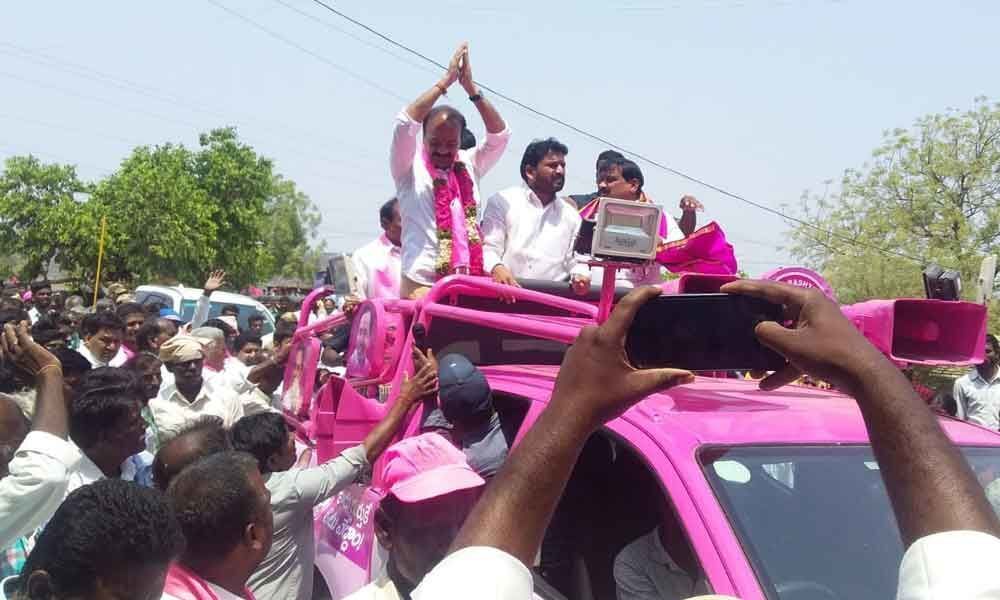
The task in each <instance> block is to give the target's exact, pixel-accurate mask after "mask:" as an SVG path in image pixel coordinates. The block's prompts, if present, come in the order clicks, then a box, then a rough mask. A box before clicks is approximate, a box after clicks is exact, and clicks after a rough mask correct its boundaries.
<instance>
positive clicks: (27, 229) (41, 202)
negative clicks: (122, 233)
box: [0, 156, 89, 279]
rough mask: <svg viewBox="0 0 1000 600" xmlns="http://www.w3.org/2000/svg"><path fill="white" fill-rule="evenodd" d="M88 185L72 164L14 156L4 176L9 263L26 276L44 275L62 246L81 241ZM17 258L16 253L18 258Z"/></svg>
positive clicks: (2, 205)
mask: <svg viewBox="0 0 1000 600" xmlns="http://www.w3.org/2000/svg"><path fill="white" fill-rule="evenodd" d="M88 190H89V186H88V185H86V184H85V183H83V182H81V181H80V180H79V179H78V178H77V176H76V169H75V168H74V167H72V166H69V165H56V164H43V163H42V162H41V161H39V160H38V158H36V157H34V156H14V157H11V158H8V159H7V160H6V161H5V164H4V171H3V174H2V175H0V245H2V246H3V255H4V256H5V257H6V260H5V263H6V265H7V266H8V267H16V268H17V270H18V271H19V273H18V274H19V275H20V276H21V277H22V278H24V279H31V278H34V277H36V276H38V275H41V274H44V273H45V272H46V271H47V270H48V267H49V264H50V262H51V261H52V260H53V259H55V258H57V257H59V256H60V251H61V250H62V249H66V248H71V247H75V246H78V245H79V243H80V235H81V228H83V227H85V224H84V223H82V222H81V220H82V215H81V214H80V211H79V207H80V198H79V195H81V194H85V193H86V192H87V191H88ZM14 257H17V258H16V259H15V258H14Z"/></svg>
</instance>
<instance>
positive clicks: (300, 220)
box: [266, 175, 323, 281]
mask: <svg viewBox="0 0 1000 600" xmlns="http://www.w3.org/2000/svg"><path fill="white" fill-rule="evenodd" d="M271 189H272V194H271V197H270V199H269V201H268V213H269V215H270V217H269V219H268V225H269V229H268V233H267V236H266V239H267V245H266V247H267V250H268V255H269V264H268V266H269V269H268V270H269V272H271V273H272V274H274V275H279V276H282V277H288V278H292V279H298V280H301V281H312V280H313V277H314V275H315V273H316V269H317V267H318V265H319V262H320V257H321V255H322V252H323V244H322V243H321V244H315V239H316V230H317V228H318V227H319V224H320V221H321V220H322V217H321V216H320V214H319V211H317V210H316V207H315V206H314V205H313V203H312V202H310V200H309V197H308V196H306V195H305V194H303V193H302V192H300V191H298V190H297V189H295V183H294V182H292V181H289V180H287V179H284V178H282V177H281V176H280V175H277V176H275V177H274V180H273V181H272V187H271Z"/></svg>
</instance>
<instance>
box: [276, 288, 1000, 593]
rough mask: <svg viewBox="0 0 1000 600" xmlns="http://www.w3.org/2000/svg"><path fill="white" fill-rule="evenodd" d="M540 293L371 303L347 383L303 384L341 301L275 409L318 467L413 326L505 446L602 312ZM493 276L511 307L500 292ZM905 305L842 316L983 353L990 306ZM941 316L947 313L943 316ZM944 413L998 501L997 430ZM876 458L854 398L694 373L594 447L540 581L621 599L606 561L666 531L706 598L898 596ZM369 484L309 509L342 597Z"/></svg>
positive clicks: (370, 548) (893, 542)
mask: <svg viewBox="0 0 1000 600" xmlns="http://www.w3.org/2000/svg"><path fill="white" fill-rule="evenodd" d="M712 279H713V278H711V277H710V278H699V277H692V278H688V279H687V280H686V281H684V280H682V281H680V282H678V283H673V284H672V288H673V289H672V291H674V292H681V293H682V292H684V291H712V290H711V289H709V288H713V286H714V289H717V288H718V285H719V284H720V282H724V281H725V280H726V279H730V278H726V277H716V278H715V279H716V281H714V283H713V282H712V281H711V280H712ZM549 287H550V288H552V289H547V290H546V289H539V288H538V287H534V289H532V286H527V287H526V288H524V289H516V290H511V288H500V287H498V286H497V285H495V284H493V283H492V282H490V281H489V280H487V279H481V278H471V277H461V276H455V277H449V278H446V279H444V280H442V281H440V282H438V283H437V284H436V285H435V286H434V288H433V289H432V291H431V292H430V294H429V295H428V296H427V297H426V298H425V299H423V300H422V301H420V302H419V303H415V302H412V301H405V300H396V301H377V300H376V301H369V302H365V303H364V304H363V305H362V306H361V308H360V309H359V311H358V313H357V314H356V315H355V317H354V319H353V321H352V331H351V342H350V347H349V348H348V351H347V353H346V355H347V374H346V377H330V378H329V380H328V381H327V382H326V383H325V385H323V386H322V388H321V389H319V390H315V389H313V388H314V378H315V364H316V359H317V357H318V354H319V350H320V341H319V336H320V335H321V334H323V333H324V332H327V331H330V330H332V329H334V328H336V327H338V326H343V325H344V324H345V323H346V320H345V318H344V317H343V315H339V314H338V315H334V316H333V317H330V318H328V319H326V320H324V321H321V322H317V323H314V324H312V325H309V326H305V324H304V323H303V324H301V325H300V329H299V331H298V332H297V333H296V338H295V344H296V349H295V352H294V353H293V359H292V360H291V361H290V363H289V366H288V370H287V372H286V381H285V389H286V396H285V401H286V408H287V409H288V411H289V413H290V414H292V415H294V416H295V417H296V418H298V419H300V420H301V421H302V422H303V431H306V432H308V434H307V435H308V436H309V437H310V438H311V440H312V441H313V442H314V443H315V444H316V446H317V454H318V459H319V460H320V461H322V460H326V459H328V458H330V457H332V456H333V455H335V454H336V453H339V452H340V451H342V450H344V449H345V448H348V447H350V446H353V445H355V444H357V443H359V442H360V441H361V440H362V439H363V438H364V436H365V435H366V434H367V432H368V431H369V430H370V429H371V428H372V426H373V425H374V424H375V423H376V422H378V421H379V420H380V419H381V418H382V416H383V415H384V414H385V413H386V411H387V410H388V408H389V406H390V405H391V404H392V402H393V401H394V400H395V394H396V392H397V390H398V388H399V384H400V381H401V379H402V376H403V373H404V372H409V371H411V370H412V364H411V360H410V358H409V357H410V349H411V346H412V343H413V340H412V333H411V328H412V326H413V325H414V324H416V323H422V324H424V325H425V327H426V330H427V341H428V343H429V345H430V346H431V347H432V348H433V349H434V350H435V353H436V354H438V355H439V356H440V355H443V354H444V353H447V352H460V353H462V354H464V355H465V356H466V357H468V358H469V359H470V360H471V361H472V362H473V363H475V364H477V365H479V366H480V368H481V370H482V371H483V373H484V374H485V375H486V377H487V379H488V380H489V383H490V385H491V387H492V389H493V392H494V401H495V405H496V409H497V412H498V413H499V416H500V420H501V423H502V428H503V431H504V433H505V435H506V437H507V439H508V441H509V442H510V443H511V445H512V446H513V445H516V444H517V443H518V441H519V440H520V439H521V437H522V436H523V435H524V434H525V432H526V431H527V430H528V429H529V428H530V427H531V426H532V425H533V424H534V422H535V421H536V419H537V418H538V415H539V413H541V411H542V410H543V409H544V408H545V405H546V403H547V402H548V399H549V397H550V395H551V393H552V388H553V384H554V382H555V378H556V374H557V372H558V369H559V364H560V362H561V360H562V357H563V353H564V352H565V349H566V347H567V345H568V344H570V343H571V342H572V341H573V340H574V339H575V337H576V335H577V333H578V331H579V330H580V328H581V327H582V326H584V325H586V324H591V323H593V322H594V319H595V318H596V317H597V314H598V308H597V306H596V305H595V304H593V303H590V302H584V301H580V300H577V299H575V298H574V297H572V296H571V295H570V294H568V293H565V292H564V291H563V290H560V289H555V288H556V286H552V285H550V286H549ZM501 289H502V290H503V291H504V292H505V293H508V294H510V293H514V294H515V295H516V297H517V302H516V303H515V304H504V303H501V302H499V301H498V300H497V294H498V292H499V291H501ZM567 292H568V290H567ZM321 293H325V292H324V290H317V291H316V292H314V295H317V294H321ZM312 299H313V298H312V296H311V297H309V298H306V299H305V301H304V304H303V306H308V305H310V304H311V302H312ZM908 302H916V305H920V306H921V307H920V308H914V306H915V305H912V304H909V305H906V306H902V307H900V306H895V305H888V306H889V307H890V308H889V312H888V313H885V305H882V307H881V308H878V309H876V308H874V307H873V306H867V307H866V306H861V307H860V308H856V309H854V310H853V311H851V310H846V311H845V312H847V314H848V315H849V316H850V317H851V318H852V320H854V322H855V323H856V324H858V325H859V327H861V328H862V329H863V330H864V328H865V327H867V328H868V330H869V331H867V332H866V334H870V336H869V337H874V338H878V339H879V340H881V343H882V344H883V345H884V344H888V346H889V347H887V348H883V347H882V346H879V347H880V348H882V349H883V351H885V352H886V353H890V354H894V355H904V357H905V359H906V360H908V361H910V362H917V361H920V360H921V356H923V355H921V352H924V353H926V354H928V355H929V356H925V358H926V361H927V362H945V359H947V361H950V362H953V363H963V362H964V363H973V362H976V361H978V360H981V358H982V352H983V341H982V340H983V335H982V334H983V333H984V328H985V309H983V308H982V307H978V308H977V305H972V304H969V303H960V302H951V303H943V305H941V306H940V308H930V309H929V308H927V306H929V305H927V304H926V302H931V303H933V302H935V301H925V302H924V303H921V302H919V301H908ZM879 311H882V312H879ZM303 314H306V311H303ZM956 315H958V317H956ZM921 319H923V320H922V321H921ZM877 323H881V326H877ZM938 323H947V324H948V326H949V327H946V328H944V329H942V328H938V329H935V327H937V325H938ZM956 323H957V325H956ZM875 329H878V331H874V330H875ZM886 329H888V334H886V331H885V330H886ZM945 329H947V330H948V331H945ZM957 329H962V332H961V334H960V333H959V332H957V331H955V330H957ZM886 335H888V338H886ZM878 336H881V337H880V338H879V337H878ZM938 336H940V339H938ZM897 338H898V339H897ZM903 338H906V339H909V340H911V342H912V343H909V344H908V343H906V342H905V340H904V339H903ZM913 340H916V341H913ZM935 340H937V343H936V344H934V343H931V342H933V341H935ZM896 342H898V343H896ZM944 346H947V348H944ZM939 351H940V352H943V353H944V355H946V356H944V357H942V356H938V355H937V353H939ZM897 358H899V356H897ZM421 416H422V415H421V412H420V411H419V410H418V411H417V413H416V415H415V416H414V417H413V419H412V421H411V422H410V423H409V424H408V426H407V428H406V431H405V433H404V434H403V435H405V436H410V435H415V434H416V433H417V432H418V428H419V423H420V418H421ZM941 423H942V425H943V427H944V429H945V431H946V432H947V434H948V435H949V436H950V437H951V438H952V439H953V440H954V441H955V442H956V443H957V444H958V445H959V446H961V447H962V450H963V452H964V453H965V455H966V457H967V458H968V460H969V463H970V464H971V465H972V467H973V469H974V470H975V471H976V473H977V474H978V475H979V476H980V479H981V481H982V483H983V485H984V486H986V487H987V488H988V490H987V491H988V495H990V496H991V500H992V496H994V495H995V496H998V497H1000V436H998V435H997V434H996V433H994V432H991V431H987V430H985V429H981V428H979V427H976V426H974V425H969V424H966V423H962V422H960V421H957V420H953V419H950V418H947V417H942V418H941ZM878 469H879V467H878V464H877V462H876V461H875V459H874V458H873V456H872V451H871V448H870V446H869V442H868V436H867V433H866V431H865V427H864V423H863V421H862V419H861V416H860V414H859V411H858V409H857V406H856V404H855V403H854V401H853V400H852V399H850V398H848V397H845V396H843V395H841V394H839V393H837V392H832V391H824V390H819V389H816V388H812V387H804V386H789V387H786V388H783V389H780V390H778V391H775V392H762V391H759V390H758V389H757V383H756V382H754V381H745V380H742V379H727V378H715V377H699V378H698V379H697V381H696V383H694V384H692V385H687V386H682V387H679V388H675V389H671V390H669V392H667V393H663V394H657V395H653V396H650V397H648V398H646V399H645V400H643V401H642V402H640V403H639V404H637V405H636V406H635V407H633V408H632V409H631V410H629V411H628V412H627V413H625V414H624V415H623V416H622V417H620V418H618V419H615V420H614V421H612V422H610V423H609V424H608V425H607V426H606V427H604V428H603V429H602V430H601V431H600V432H598V433H597V434H595V435H594V436H593V438H592V439H591V440H590V441H589V442H588V444H587V447H586V448H585V450H584V452H583V454H582V456H581V457H580V461H579V463H578V464H577V467H576V470H575V471H574V474H573V477H572V479H571V481H570V484H569V486H568V488H567V490H566V494H565V495H564V498H563V501H562V503H561V505H560V507H559V509H558V510H557V513H556V516H555V519H554V521H553V524H552V526H551V527H550V533H551V534H552V535H551V540H547V542H551V544H548V546H549V547H547V548H545V549H543V553H542V555H543V560H545V561H546V562H547V567H550V570H551V572H554V573H560V574H561V575H562V576H563V577H564V578H563V580H561V581H558V582H556V581H549V582H547V583H548V584H557V585H559V587H560V588H561V589H562V591H563V592H564V594H560V593H559V592H557V591H556V589H555V588H553V587H552V586H550V585H547V584H546V583H542V582H540V583H539V585H538V586H537V588H536V593H537V594H538V595H539V596H541V597H543V598H563V597H568V598H572V599H590V598H593V599H598V600H612V599H614V598H616V595H615V579H614V573H613V569H614V564H615V557H616V555H617V554H618V553H619V552H620V551H621V550H622V548H624V547H625V546H626V545H628V544H629V543H631V542H633V541H634V540H636V539H638V538H640V537H642V536H644V535H646V534H648V533H650V532H651V531H653V530H654V529H655V528H657V527H660V528H662V530H663V532H664V536H663V537H664V538H666V539H669V540H671V542H670V543H669V545H668V547H667V550H668V552H669V554H670V556H671V557H672V558H673V560H674V562H676V563H677V566H678V567H680V568H681V569H682V570H684V571H685V572H687V573H688V574H689V575H690V576H691V578H692V579H693V580H696V581H699V582H704V583H703V587H704V588H705V589H707V590H710V591H712V592H714V593H717V594H726V595H731V596H736V597H739V598H743V599H745V600H763V599H765V598H766V599H771V600H774V599H781V600H817V599H818V600H864V599H872V600H875V599H879V600H882V599H884V598H891V597H894V595H895V589H896V577H897V568H898V565H899V561H900V559H901V556H902V546H901V542H900V537H899V533H898V531H897V528H896V523H895V520H894V517H893V514H892V511H891V508H890V506H889V501H888V498H887V496H886V493H885V489H884V487H883V485H882V480H881V478H880V476H879V470H878ZM374 472H375V473H376V474H377V473H379V468H378V465H376V468H375V469H374ZM378 485H379V481H377V480H376V481H373V482H372V484H371V485H370V486H361V485H356V486H353V487H352V488H350V489H349V490H347V491H345V492H343V493H342V494H341V495H340V496H338V497H336V498H333V499H332V500H331V501H329V502H328V503H327V504H326V505H324V506H321V507H319V508H317V510H316V513H315V526H316V540H317V559H316V565H317V568H318V570H319V571H320V573H321V574H322V576H323V577H322V580H325V582H326V585H327V588H328V591H329V594H330V597H332V598H333V599H335V600H336V599H338V598H342V597H343V596H345V595H347V594H348V593H350V592H352V591H354V590H356V589H357V588H359V587H361V586H362V585H364V584H365V583H367V582H368V581H369V580H370V579H371V578H372V577H373V576H374V575H376V574H377V573H378V569H380V568H381V567H382V564H383V562H384V555H383V552H382V551H381V550H380V549H379V548H378V547H377V546H378V544H377V542H375V541H374V535H373V530H372V528H373V519H372V513H373V510H374V505H375V503H376V502H377V501H378V498H379V493H378ZM539 579H540V578H539ZM319 580H320V579H319V578H317V581H319Z"/></svg>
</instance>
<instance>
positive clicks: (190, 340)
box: [160, 330, 218, 364]
mask: <svg viewBox="0 0 1000 600" xmlns="http://www.w3.org/2000/svg"><path fill="white" fill-rule="evenodd" d="M216 331H218V330H216ZM204 357H205V354H204V352H203V350H202V347H201V342H199V341H198V340H197V339H195V338H194V337H192V336H190V335H175V336H174V337H172V338H170V339H169V340H167V341H165V342H163V345H162V346H160V360H161V361H163V362H164V363H165V364H166V363H182V362H188V361H190V360H198V359H199V358H204Z"/></svg>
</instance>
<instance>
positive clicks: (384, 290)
mask: <svg viewBox="0 0 1000 600" xmlns="http://www.w3.org/2000/svg"><path fill="white" fill-rule="evenodd" d="M351 262H352V263H353V264H354V277H355V280H356V281H357V283H358V286H357V287H358V289H357V291H358V294H359V295H360V297H361V299H362V300H365V299H368V298H399V277H400V272H401V271H402V268H403V267H402V265H403V263H402V249H401V248H400V247H399V246H397V245H396V244H393V243H392V242H390V241H389V238H387V237H386V236H385V234H384V233H383V234H382V235H380V236H378V237H377V238H376V239H374V240H372V241H370V242H368V243H367V244H365V245H364V246H362V247H360V248H358V249H357V250H355V251H354V253H353V254H351Z"/></svg>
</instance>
